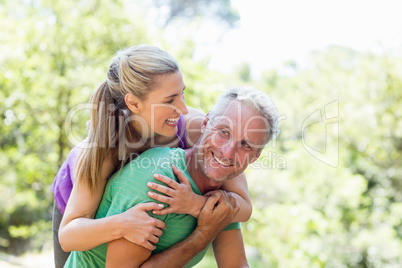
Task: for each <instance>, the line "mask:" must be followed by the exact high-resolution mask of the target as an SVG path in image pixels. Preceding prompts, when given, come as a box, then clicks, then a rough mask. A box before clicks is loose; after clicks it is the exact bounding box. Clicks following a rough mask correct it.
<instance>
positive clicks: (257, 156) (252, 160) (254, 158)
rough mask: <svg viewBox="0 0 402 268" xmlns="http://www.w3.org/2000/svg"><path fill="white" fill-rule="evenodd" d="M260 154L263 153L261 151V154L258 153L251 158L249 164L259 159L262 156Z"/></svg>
mask: <svg viewBox="0 0 402 268" xmlns="http://www.w3.org/2000/svg"><path fill="white" fill-rule="evenodd" d="M260 155H261V153H259V154H257V155H256V156H254V157H253V158H252V159H251V161H250V163H249V165H250V164H252V163H254V162H255V160H257V159H258V158H259V157H260Z"/></svg>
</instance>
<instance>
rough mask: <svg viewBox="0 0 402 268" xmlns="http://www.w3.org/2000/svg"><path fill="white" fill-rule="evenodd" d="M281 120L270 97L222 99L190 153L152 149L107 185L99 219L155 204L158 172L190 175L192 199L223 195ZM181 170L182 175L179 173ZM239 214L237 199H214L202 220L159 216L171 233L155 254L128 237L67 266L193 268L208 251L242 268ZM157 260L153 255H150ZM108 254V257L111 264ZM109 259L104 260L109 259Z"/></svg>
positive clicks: (249, 93) (244, 92) (248, 94)
mask: <svg viewBox="0 0 402 268" xmlns="http://www.w3.org/2000/svg"><path fill="white" fill-rule="evenodd" d="M277 122H278V113H277V110H276V107H275V104H274V103H273V102H272V100H271V99H270V98H269V97H268V96H267V95H266V94H263V93H261V92H259V91H257V90H254V89H249V88H237V89H232V90H229V91H228V92H226V93H224V94H223V95H222V96H221V97H220V98H219V99H218V102H217V104H216V105H215V107H214V108H213V109H212V110H211V111H210V113H209V114H208V115H207V116H206V118H205V120H204V121H203V123H202V136H201V138H200V140H199V142H198V143H197V145H196V146H194V147H193V148H191V149H187V150H185V151H183V150H182V149H178V148H175V149H170V148H153V149H150V150H148V151H146V152H144V153H143V154H141V155H140V156H139V157H138V158H136V159H135V160H133V161H132V162H130V163H129V164H128V165H127V166H125V167H124V168H123V169H122V170H121V171H120V172H117V174H115V175H114V176H113V177H112V178H111V179H110V180H109V182H108V185H107V186H106V189H105V193H104V196H103V198H102V201H101V203H100V205H99V209H98V212H97V215H96V218H100V217H106V216H109V215H114V214H117V213H122V212H124V211H126V210H127V209H129V208H131V207H132V206H134V205H136V204H138V203H143V202H149V201H153V200H152V199H151V198H150V197H148V195H147V193H148V188H147V183H149V182H150V181H152V182H154V183H158V181H156V180H154V179H149V178H152V176H153V174H154V173H159V174H162V175H165V176H167V177H170V178H172V179H175V174H179V176H186V178H187V179H188V180H189V182H190V184H191V187H192V189H193V191H194V193H196V194H199V195H203V194H205V193H207V192H211V191H216V190H219V188H220V187H221V185H222V184H223V182H224V181H226V180H230V179H232V178H234V177H236V176H237V175H239V174H240V173H242V172H243V171H244V170H245V169H246V167H247V166H248V165H249V164H251V163H253V162H254V161H255V160H256V159H257V158H258V157H259V155H260V153H261V150H262V149H263V147H264V146H265V145H266V144H267V143H268V142H269V140H270V139H271V138H272V137H273V136H274V135H276V133H277V132H278V131H277ZM176 169H178V170H180V171H181V172H182V173H183V174H184V175H183V174H180V173H179V172H178V171H177V170H176ZM237 211H238V205H237V204H236V200H235V199H234V198H233V197H231V196H229V195H228V194H227V193H225V192H224V191H218V192H212V193H211V196H210V197H209V198H208V200H207V202H206V203H205V205H204V208H203V209H202V211H201V213H200V215H199V217H198V222H197V219H196V218H194V217H192V216H190V215H187V214H168V215H163V216H156V215H152V214H151V215H152V216H154V217H157V218H159V219H161V220H162V221H164V222H165V225H166V229H165V230H164V231H163V235H162V236H161V237H160V239H159V242H158V243H157V244H156V250H154V251H153V252H151V251H150V250H148V249H146V248H143V247H141V246H139V245H136V244H133V243H131V242H129V241H127V240H125V239H124V238H122V239H117V240H115V241H113V242H110V243H109V244H108V245H107V246H106V244H104V245H101V246H99V247H97V248H95V249H92V250H89V251H86V252H74V253H73V254H72V256H71V257H70V259H69V260H68V262H67V265H70V266H73V265H72V264H74V263H75V264H77V266H79V267H84V266H85V264H88V265H89V266H91V265H92V266H93V265H95V266H97V267H98V266H104V265H105V261H106V266H108V267H109V266H110V267H126V266H127V267H139V266H141V267H146V266H154V267H182V266H184V265H187V266H188V267H191V266H192V265H195V264H196V263H197V262H199V261H200V260H201V259H202V257H203V256H204V254H205V251H206V249H207V247H208V245H209V244H210V243H211V242H212V240H214V238H215V237H216V238H215V240H214V242H213V248H214V253H215V258H216V260H217V263H218V265H219V267H244V266H247V265H248V264H247V260H246V257H245V253H244V246H243V241H242V238H241V233H240V230H239V225H237V226H234V227H233V225H229V226H228V227H227V228H226V229H225V230H224V231H222V232H221V230H222V229H223V228H225V226H227V225H228V224H229V223H230V222H231V220H232V219H233V217H234V216H235V214H236V213H237ZM151 253H153V255H151ZM106 254H107V257H106ZM105 257H106V260H105Z"/></svg>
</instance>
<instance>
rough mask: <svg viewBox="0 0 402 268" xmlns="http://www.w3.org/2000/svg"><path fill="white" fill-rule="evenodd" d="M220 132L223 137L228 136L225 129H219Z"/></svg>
mask: <svg viewBox="0 0 402 268" xmlns="http://www.w3.org/2000/svg"><path fill="white" fill-rule="evenodd" d="M220 132H221V133H222V134H223V135H225V136H227V135H229V131H227V130H225V129H221V130H220Z"/></svg>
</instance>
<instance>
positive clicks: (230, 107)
mask: <svg viewBox="0 0 402 268" xmlns="http://www.w3.org/2000/svg"><path fill="white" fill-rule="evenodd" d="M261 122H263V124H264V125H266V123H267V120H266V118H265V117H263V116H262V115H261V114H260V113H259V112H258V111H256V110H255V109H253V108H252V107H249V106H248V105H246V104H243V103H241V102H240V101H236V100H233V101H230V102H229V103H228V104H227V105H226V106H225V107H224V108H223V109H222V111H220V113H218V114H217V115H216V116H215V118H214V123H215V124H220V125H227V126H232V125H238V124H242V125H246V126H247V127H249V126H250V125H251V126H252V127H257V125H259V124H260V123H261ZM265 127H266V126H264V128H265Z"/></svg>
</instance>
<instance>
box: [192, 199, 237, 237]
mask: <svg viewBox="0 0 402 268" xmlns="http://www.w3.org/2000/svg"><path fill="white" fill-rule="evenodd" d="M239 209H240V207H239V204H238V202H237V200H236V198H234V197H233V196H231V195H229V194H228V193H226V192H225V191H214V192H211V193H210V194H209V198H208V200H207V202H206V203H205V205H204V207H203V209H202V210H201V213H200V216H199V217H198V225H197V228H196V229H197V230H199V231H201V232H203V233H204V234H205V236H206V237H208V238H209V239H213V238H214V237H215V236H216V235H217V234H218V233H219V232H220V231H222V230H223V229H224V228H225V227H226V226H227V225H228V224H229V223H231V222H232V219H233V218H234V216H236V214H237V212H239Z"/></svg>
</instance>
